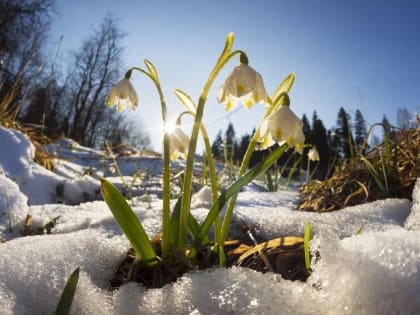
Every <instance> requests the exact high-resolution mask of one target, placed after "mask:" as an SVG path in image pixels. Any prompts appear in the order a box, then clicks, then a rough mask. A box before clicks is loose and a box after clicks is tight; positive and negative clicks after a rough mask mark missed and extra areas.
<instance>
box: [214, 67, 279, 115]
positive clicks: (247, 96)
mask: <svg viewBox="0 0 420 315" xmlns="http://www.w3.org/2000/svg"><path fill="white" fill-rule="evenodd" d="M240 98H243V99H244V105H245V107H246V108H248V109H249V108H250V107H251V106H252V105H253V104H255V103H258V102H264V103H267V104H269V103H270V102H271V101H270V98H269V97H268V95H267V92H266V91H265V87H264V82H263V79H262V77H261V75H260V74H259V73H258V72H256V71H255V70H254V69H252V68H251V67H250V66H248V65H246V64H243V63H241V64H240V65H239V66H236V67H235V69H233V71H232V73H231V74H229V76H228V77H227V78H226V80H225V82H224V83H223V85H222V86H221V87H220V91H219V95H218V97H217V101H218V102H219V103H222V102H226V107H225V110H227V111H229V110H231V109H232V108H233V107H234V105H235V104H236V102H238V100H239V99H240Z"/></svg>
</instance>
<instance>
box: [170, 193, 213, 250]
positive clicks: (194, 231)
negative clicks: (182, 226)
mask: <svg viewBox="0 0 420 315" xmlns="http://www.w3.org/2000/svg"><path fill="white" fill-rule="evenodd" d="M180 217H181V197H179V198H178V200H177V202H176V204H175V207H174V211H173V212H172V216H171V227H170V231H171V233H170V236H169V238H170V242H171V244H177V239H176V238H177V237H178V235H179V220H180ZM199 230H200V225H199V224H198V222H197V221H196V220H195V218H194V217H193V216H192V215H191V213H190V215H189V217H188V232H189V233H190V235H191V238H192V239H193V240H195V238H196V237H197V235H198V232H199ZM203 243H209V239H208V237H207V236H206V237H205V238H204V239H203Z"/></svg>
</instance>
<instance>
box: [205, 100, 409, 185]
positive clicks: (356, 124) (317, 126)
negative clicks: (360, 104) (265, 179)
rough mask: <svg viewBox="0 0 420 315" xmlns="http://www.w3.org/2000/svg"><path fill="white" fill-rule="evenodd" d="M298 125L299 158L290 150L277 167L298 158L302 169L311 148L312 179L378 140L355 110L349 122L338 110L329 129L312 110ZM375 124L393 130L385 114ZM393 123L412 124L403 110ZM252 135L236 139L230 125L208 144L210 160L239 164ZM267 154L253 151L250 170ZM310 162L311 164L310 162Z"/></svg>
mask: <svg viewBox="0 0 420 315" xmlns="http://www.w3.org/2000/svg"><path fill="white" fill-rule="evenodd" d="M302 122H303V132H304V134H305V139H306V140H305V144H307V145H306V146H305V148H304V151H303V155H302V157H301V156H300V155H299V154H298V153H296V152H295V151H294V150H292V149H290V150H288V151H287V152H286V154H284V155H283V156H282V157H281V158H280V159H279V160H278V163H277V165H278V166H281V167H282V168H283V167H285V169H290V168H292V166H293V165H294V164H295V162H296V161H297V160H298V159H300V158H301V160H300V162H298V165H297V168H299V167H303V168H304V169H306V166H307V163H308V160H307V152H308V151H309V149H310V148H311V147H312V146H313V147H315V148H316V149H317V150H318V152H319V156H320V161H319V162H318V163H317V166H316V171H315V178H317V179H325V178H327V177H329V176H331V175H332V174H333V173H334V168H335V167H336V166H337V165H338V162H341V161H342V160H343V159H349V158H351V157H353V156H355V155H357V154H360V153H363V154H364V153H366V152H367V151H368V150H369V149H370V148H371V146H375V145H378V144H379V143H380V142H381V141H382V139H381V138H380V137H379V136H378V135H377V134H375V135H371V136H370V137H368V132H369V131H368V126H367V124H366V120H365V119H364V117H363V115H362V112H361V111H360V110H359V109H357V110H356V111H355V113H354V119H352V117H351V116H350V115H349V114H348V113H347V112H346V110H345V109H344V108H343V107H341V108H340V109H339V110H338V114H337V123H336V126H334V127H332V128H330V129H327V128H326V127H325V125H324V123H323V122H322V120H321V118H320V117H319V116H318V114H317V112H316V111H314V112H313V114H312V120H311V121H310V120H309V119H308V117H307V116H306V115H305V114H304V115H303V116H302ZM379 123H381V124H382V132H383V133H385V132H387V133H390V132H391V131H392V128H393V127H392V126H391V124H390V122H389V120H388V118H387V117H386V116H385V115H384V116H383V119H382V122H379ZM397 124H398V127H400V128H411V127H413V126H414V125H415V123H414V122H413V119H412V116H411V114H410V113H409V112H408V110H407V109H405V108H403V107H402V108H399V109H398V111H397ZM254 132H255V129H254V130H253V131H252V133H251V134H245V135H243V136H241V137H240V138H239V139H238V138H237V137H236V135H235V129H234V126H233V124H231V123H230V124H229V125H228V127H227V129H226V130H225V131H224V132H222V130H220V131H219V132H218V134H217V136H216V139H215V140H214V142H213V144H212V152H213V155H214V157H215V158H216V159H218V160H220V161H224V162H230V163H234V164H240V163H241V161H242V159H243V157H244V155H245V152H246V149H247V147H248V145H249V142H250V140H251V137H252V135H253V134H254ZM272 149H273V148H271V150H272ZM269 151H270V149H267V150H264V151H254V153H253V155H252V158H251V162H250V167H252V166H253V165H255V164H257V163H258V162H259V161H261V160H263V159H264V157H265V156H267V154H268V153H269ZM311 163H313V164H315V163H314V162H311Z"/></svg>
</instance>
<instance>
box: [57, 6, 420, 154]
mask: <svg viewBox="0 0 420 315" xmlns="http://www.w3.org/2000/svg"><path fill="white" fill-rule="evenodd" d="M56 3H57V6H56V9H57V11H58V15H57V16H56V18H55V20H54V22H53V24H52V31H51V40H52V41H54V40H57V39H58V38H59V37H60V36H61V35H63V44H62V49H63V50H64V51H67V50H69V49H73V50H75V49H78V48H79V47H80V45H81V42H82V40H83V39H85V38H86V37H87V36H89V34H90V33H91V30H92V28H93V27H94V26H96V25H98V24H99V23H100V22H101V20H102V19H103V18H104V17H105V15H106V14H107V13H111V14H112V15H114V16H115V17H117V18H118V19H119V21H120V23H119V26H120V28H121V30H122V31H124V32H126V33H127V36H126V37H125V38H124V40H123V45H124V47H125V51H124V54H123V56H122V58H123V62H124V64H125V66H126V68H128V67H130V66H143V64H142V62H143V59H145V58H146V59H149V60H150V61H152V62H153V63H154V64H155V66H156V67H157V69H158V72H159V75H160V78H161V83H162V85H163V89H164V93H165V96H166V100H167V103H168V111H169V115H170V116H171V117H172V118H175V117H176V115H177V114H178V113H180V112H181V111H182V110H183V107H182V106H181V105H180V104H179V103H178V101H177V99H176V97H175V96H174V95H173V93H172V90H173V89H174V88H181V89H183V90H184V91H186V92H187V93H189V94H190V95H191V96H192V98H193V99H194V100H197V99H198V96H199V93H200V91H201V89H202V87H203V85H204V83H205V81H206V78H207V76H208V74H209V72H210V70H211V69H212V67H213V65H214V63H215V62H216V59H217V57H218V55H219V53H220V51H221V50H222V48H223V46H224V40H225V37H226V35H227V34H228V33H229V32H234V33H235V44H234V48H236V49H242V50H244V51H245V52H246V53H247V54H248V57H249V61H250V65H251V66H252V67H254V68H255V69H256V70H257V71H258V72H260V73H261V74H262V76H263V78H264V82H265V86H266V89H267V91H268V93H269V94H271V93H272V92H273V91H274V89H275V88H276V87H277V85H278V84H279V83H280V82H281V81H282V79H283V78H284V77H285V76H286V75H287V74H289V73H290V72H292V71H294V72H296V81H295V84H294V86H293V88H292V91H291V93H290V97H291V108H292V109H293V110H294V111H295V113H296V114H297V115H298V116H301V115H302V114H303V113H306V115H307V116H308V117H309V118H311V117H312V113H313V112H314V111H315V110H316V111H317V113H318V116H319V117H320V118H321V119H322V120H323V122H324V124H325V126H326V127H327V128H330V127H332V126H334V125H335V123H336V119H337V113H338V110H339V108H340V107H341V106H342V107H344V108H345V109H346V111H347V112H348V113H349V114H350V115H352V116H354V111H355V110H356V109H360V110H361V112H362V114H363V115H364V117H365V119H366V120H367V122H368V123H369V124H373V123H375V122H380V121H381V120H382V116H383V115H384V114H385V115H387V117H388V118H389V119H390V121H391V122H392V123H395V120H396V118H395V117H396V112H397V109H398V107H406V108H407V109H408V110H409V111H410V112H411V113H414V112H415V111H417V113H418V112H419V111H420V40H419V33H420V19H419V18H418V17H419V14H420V2H418V1H415V0H413V1H410V0H402V1H398V0H382V1H376V0H370V1H351V0H349V1H338V0H336V1H317V0H306V1H304V0H296V1H283V0H261V1H245V0H243V1H230V0H225V1H220V0H212V1H211V0H181V1H174V0H173V1H143V0H137V1H128V0H120V1H115V0H113V1H109V0H102V1H99V0H94V1H88V0H84V1H80V0H73V1H66V0H57V2H56ZM238 62H239V61H238V60H232V61H231V62H230V63H229V64H228V65H227V67H226V68H225V69H224V71H222V73H221V74H220V76H219V77H218V79H217V81H216V82H215V85H214V86H213V88H212V90H211V91H210V94H209V99H208V102H207V105H206V109H205V113H204V121H205V123H206V126H207V129H208V131H209V134H210V137H211V138H212V139H214V138H215V136H216V133H217V131H218V130H220V129H222V130H225V129H226V126H227V124H228V123H229V122H232V123H233V124H234V127H235V130H236V134H237V136H241V135H243V134H244V133H251V131H252V129H253V128H254V127H256V126H257V125H258V124H259V123H260V120H261V118H262V115H263V113H264V107H263V105H258V104H257V105H255V106H254V107H253V108H252V109H251V110H249V111H248V110H246V109H244V108H243V107H242V106H241V107H237V108H238V109H237V110H236V111H234V112H230V113H227V112H225V111H224V106H223V105H222V104H218V103H217V101H216V96H217V92H218V89H219V87H220V85H221V84H222V82H223V79H224V77H226V75H227V74H228V73H229V72H230V71H231V70H232V69H233V67H234V66H235V65H236V64H237V63H238ZM126 68H124V71H125V69H126ZM133 82H134V84H135V87H136V89H137V92H138V94H139V98H140V104H139V107H138V108H137V110H136V112H135V113H134V115H135V117H136V119H139V120H140V121H141V122H142V125H143V126H144V128H145V129H146V131H147V133H148V134H149V135H150V137H151V139H152V145H153V147H154V148H155V149H157V150H160V148H161V130H160V127H159V126H160V125H161V121H160V117H161V112H160V106H159V99H158V97H157V93H156V91H155V90H154V88H153V85H152V83H151V82H148V81H147V79H146V78H144V77H140V76H139V75H135V77H134V78H133ZM130 114H132V115H133V113H130ZM185 122H186V123H187V122H188V119H186V120H185ZM187 125H188V124H187Z"/></svg>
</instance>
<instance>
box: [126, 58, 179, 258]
mask: <svg viewBox="0 0 420 315" xmlns="http://www.w3.org/2000/svg"><path fill="white" fill-rule="evenodd" d="M145 63H146V65H147V66H148V68H149V70H151V69H150V67H153V66H152V65H151V63H149V62H147V61H145ZM131 70H137V71H139V72H140V73H143V74H144V75H146V76H147V77H149V78H150V79H151V80H152V81H153V83H154V84H155V87H156V89H157V91H158V94H159V98H160V104H161V109H162V120H163V124H164V125H165V124H166V122H167V120H168V112H167V109H166V102H165V97H164V96H163V92H162V88H161V86H160V82H159V78H158V77H157V72H156V71H153V72H152V71H151V73H149V72H147V71H145V70H144V69H142V68H139V67H133V68H131V69H130V70H129V71H131ZM152 70H154V67H153V68H152ZM169 140H170V139H169V135H168V134H167V133H166V132H165V134H164V136H163V200H162V203H163V204H162V258H165V257H166V256H167V255H168V253H169V246H170V244H169V233H170V231H169V230H170V201H171V192H170V162H171V161H170V158H171V157H170V149H169Z"/></svg>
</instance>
